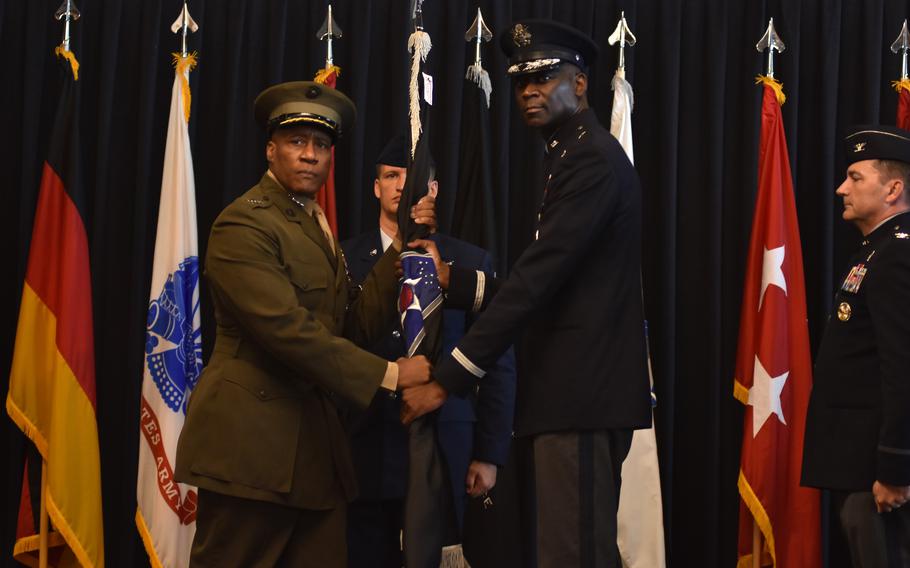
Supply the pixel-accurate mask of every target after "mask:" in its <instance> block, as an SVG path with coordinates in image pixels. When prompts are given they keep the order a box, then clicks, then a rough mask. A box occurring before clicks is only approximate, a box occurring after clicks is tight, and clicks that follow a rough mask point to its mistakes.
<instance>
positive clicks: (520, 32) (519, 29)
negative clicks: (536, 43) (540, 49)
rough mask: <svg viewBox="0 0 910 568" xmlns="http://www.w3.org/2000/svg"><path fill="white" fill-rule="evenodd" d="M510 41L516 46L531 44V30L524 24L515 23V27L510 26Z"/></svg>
mask: <svg viewBox="0 0 910 568" xmlns="http://www.w3.org/2000/svg"><path fill="white" fill-rule="evenodd" d="M512 41H513V42H515V45H516V46H517V47H526V46H528V45H531V30H529V29H528V28H527V27H526V26H525V25H524V24H515V27H514V28H512Z"/></svg>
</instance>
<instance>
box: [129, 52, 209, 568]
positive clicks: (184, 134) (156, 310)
mask: <svg viewBox="0 0 910 568" xmlns="http://www.w3.org/2000/svg"><path fill="white" fill-rule="evenodd" d="M174 63H175V65H176V72H175V76H174V87H173V90H172V93H171V110H170V118H169V119H168V129H167V143H166V145H165V150H164V172H163V175H162V179H161V202H160V206H159V210H158V233H157V236H156V238H155V260H154V265H153V268H152V285H151V291H150V298H149V310H148V321H147V324H146V335H145V353H144V360H145V372H144V374H143V378H142V401H141V410H140V417H139V432H140V433H139V476H138V482H137V488H136V498H137V503H138V508H137V511H136V526H137V528H138V529H139V533H140V534H141V535H142V540H143V542H144V543H145V549H146V551H147V552H148V555H149V559H150V561H151V565H152V566H153V567H154V568H158V567H163V568H172V567H173V568H176V567H181V568H182V567H185V566H188V565H189V557H190V546H191V544H192V542H193V535H194V534H195V532H196V503H197V493H196V488H195V487H192V486H188V485H184V484H180V483H177V482H176V481H174V466H175V463H174V462H175V458H176V452H177V439H178V438H179V436H180V430H181V429H182V428H183V422H184V419H185V418H186V404H187V400H188V398H189V396H190V393H191V392H192V390H193V387H195V386H196V382H197V380H198V379H199V374H200V372H201V371H202V334H201V331H200V317H199V252H198V251H199V247H198V243H197V234H196V188H195V182H194V181H193V158H192V155H191V154H190V137H189V132H188V130H187V122H188V121H189V108H190V106H189V95H190V92H189V73H190V71H191V70H192V68H193V67H194V66H195V63H196V60H195V56H194V55H193V54H189V55H180V54H174Z"/></svg>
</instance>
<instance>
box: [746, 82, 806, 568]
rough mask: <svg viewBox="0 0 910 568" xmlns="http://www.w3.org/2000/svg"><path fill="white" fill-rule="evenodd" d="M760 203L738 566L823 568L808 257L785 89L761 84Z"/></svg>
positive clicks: (749, 309)
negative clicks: (808, 477) (757, 559)
mask: <svg viewBox="0 0 910 568" xmlns="http://www.w3.org/2000/svg"><path fill="white" fill-rule="evenodd" d="M760 82H762V83H764V99H763V101H762V121H761V124H762V127H761V144H760V146H759V157H758V197H757V200H756V205H755V218H754V220H753V223H752V237H751V240H750V244H749V255H748V259H747V264H746V278H745V284H744V286H743V303H742V313H741V319H740V328H739V346H738V349H737V354H736V376H735V380H734V387H733V392H734V396H735V397H736V398H737V399H738V400H739V401H740V402H742V403H743V404H744V405H745V414H744V424H743V445H742V456H741V461H740V470H739V482H738V486H739V493H740V497H741V501H740V518H739V555H738V556H739V562H738V566H751V565H752V564H751V563H752V553H753V551H752V531H753V520H754V522H755V523H756V524H757V525H758V527H759V529H760V530H761V533H762V536H763V539H762V540H763V545H762V554H761V556H762V562H761V564H762V566H772V565H773V566H777V567H779V568H813V567H818V566H821V535H820V532H821V527H820V517H819V492H818V491H817V490H815V489H808V488H805V487H800V485H799V478H800V469H801V465H802V453H803V431H804V429H805V422H806V408H807V406H808V403H809V391H810V390H811V388H812V363H811V357H810V352H809V332H808V328H807V325H806V291H805V280H804V278H803V260H802V250H801V248H800V240H799V225H798V222H797V218H796V203H795V200H794V197H793V182H792V177H791V174H790V160H789V158H788V155H787V140H786V137H785V136H784V125H783V117H782V115H781V108H780V105H781V104H782V103H783V100H784V95H783V91H782V89H781V85H780V83H777V82H776V81H774V79H769V78H767V77H761V78H760Z"/></svg>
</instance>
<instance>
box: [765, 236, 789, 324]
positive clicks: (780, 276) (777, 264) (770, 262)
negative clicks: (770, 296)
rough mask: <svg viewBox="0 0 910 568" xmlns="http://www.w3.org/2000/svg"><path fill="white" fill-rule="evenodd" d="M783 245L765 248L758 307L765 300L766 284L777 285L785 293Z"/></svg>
mask: <svg viewBox="0 0 910 568" xmlns="http://www.w3.org/2000/svg"><path fill="white" fill-rule="evenodd" d="M783 265H784V245H781V246H779V247H777V248H773V249H771V250H768V249H767V248H765V255H764V257H763V258H762V267H761V292H760V293H759V296H758V309H759V310H760V309H761V305H762V302H763V301H764V300H765V292H766V291H767V290H768V286H777V287H778V288H780V289H781V290H783V291H784V294H786V293H787V280H786V278H785V277H784V271H783V268H782V267H783Z"/></svg>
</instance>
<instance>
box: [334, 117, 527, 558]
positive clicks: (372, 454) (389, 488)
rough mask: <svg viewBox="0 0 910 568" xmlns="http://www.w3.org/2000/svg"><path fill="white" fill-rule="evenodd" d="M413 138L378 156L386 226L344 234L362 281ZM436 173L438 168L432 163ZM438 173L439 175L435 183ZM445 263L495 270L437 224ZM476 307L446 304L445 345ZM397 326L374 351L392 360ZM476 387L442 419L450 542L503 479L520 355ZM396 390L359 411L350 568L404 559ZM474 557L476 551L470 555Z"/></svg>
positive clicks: (397, 195)
mask: <svg viewBox="0 0 910 568" xmlns="http://www.w3.org/2000/svg"><path fill="white" fill-rule="evenodd" d="M407 162H408V138H407V136H405V135H399V136H396V137H394V138H392V139H391V140H389V142H388V143H387V144H386V146H385V148H383V150H382V153H381V154H380V155H379V157H378V158H377V160H376V179H375V180H374V182H373V193H374V194H375V196H376V198H377V199H378V200H379V227H378V228H375V229H373V230H371V231H368V232H366V233H363V234H361V235H359V236H357V237H354V238H352V239H350V240H348V241H345V242H343V243H342V247H343V248H344V252H345V256H346V257H347V259H348V264H349V266H350V270H351V276H352V278H353V279H354V281H355V282H360V281H361V280H362V279H363V278H364V277H365V276H366V275H367V274H368V273H369V271H370V270H371V269H372V268H373V266H374V265H375V264H376V262H377V261H378V260H379V259H380V258H381V257H382V253H383V251H384V250H386V249H387V248H388V247H389V246H390V245H391V243H392V237H393V236H394V235H395V234H396V233H397V232H398V202H399V200H400V199H401V193H402V190H403V189H404V184H405V179H406V178H407V165H408V163H407ZM430 177H431V178H433V177H434V175H433V174H432V172H431V176H430ZM438 185H439V184H438V182H437V181H436V180H435V179H432V181H431V182H430V193H431V194H432V195H436V192H437V191H438ZM430 238H431V239H432V240H433V242H435V243H437V244H438V246H439V250H440V251H441V254H442V255H443V260H444V261H445V262H446V263H451V264H455V265H458V266H463V267H465V268H469V269H471V270H482V271H484V272H485V273H487V274H490V275H492V274H493V262H492V259H491V258H490V254H489V253H488V252H487V251H485V250H483V249H481V248H479V247H476V246H474V245H472V244H470V243H466V242H464V241H460V240H458V239H456V238H453V237H450V236H447V235H444V234H441V233H435V234H434V235H433V236H432V237H430ZM473 319H474V318H473V316H472V314H471V313H469V312H468V313H466V312H465V311H464V310H453V309H446V310H445V313H444V315H443V318H442V325H443V329H442V343H443V349H446V347H448V349H450V350H451V349H452V347H454V346H455V343H456V342H457V341H458V340H459V339H461V337H462V335H464V333H465V330H466V329H468V326H469V325H470V324H471V322H472V321H473ZM399 329H400V326H399V325H398V324H397V323H396V324H395V325H394V326H391V327H390V328H389V329H388V330H387V331H386V334H385V336H384V337H381V338H380V339H379V341H377V342H376V343H375V344H373V345H371V346H370V351H372V352H373V353H376V354H377V355H380V356H381V357H383V358H385V359H388V360H390V361H394V360H395V359H397V358H399V357H401V356H402V355H403V354H404V353H405V351H406V349H405V345H404V341H403V340H402V338H401V333H400V332H399V331H398V330H399ZM481 386H482V388H481V389H480V391H479V393H477V394H476V395H475V393H473V392H472V393H471V395H470V396H469V397H467V398H462V397H452V398H450V399H448V400H447V401H446V403H445V404H444V405H443V407H442V409H441V410H440V413H439V417H438V419H437V422H436V426H437V428H436V432H437V440H438V444H439V448H440V450H441V453H442V456H443V458H444V461H445V465H446V466H447V467H446V471H447V473H448V480H449V489H450V492H451V495H452V505H453V510H452V511H439V514H440V515H444V514H448V515H450V517H451V527H452V533H453V534H452V543H457V542H461V538H460V537H461V527H462V524H463V519H464V512H465V501H466V498H467V496H468V495H471V496H473V497H481V496H483V495H484V494H485V493H487V492H488V491H490V490H491V489H492V488H493V486H494V485H495V484H496V474H497V469H498V467H501V466H502V465H504V464H505V463H506V460H507V458H508V455H509V444H510V442H511V437H512V417H513V416H512V415H513V410H514V405H515V360H514V355H513V354H512V351H511V350H509V351H507V352H506V354H505V355H503V356H502V357H500V359H499V361H498V363H497V365H496V366H495V368H494V369H492V370H491V371H490V374H489V375H488V378H487V380H486V381H485V382H484V383H483V384H482V385H481ZM400 407H401V404H400V399H399V398H398V397H392V396H385V397H376V398H375V399H374V400H373V402H372V404H371V405H370V408H369V409H368V410H367V412H366V413H365V414H364V415H362V416H360V417H358V418H357V419H356V420H355V421H354V426H353V428H352V431H351V450H352V454H353V458H354V468H355V470H356V471H357V480H358V482H359V484H360V495H359V497H358V499H357V500H356V501H355V502H354V503H352V504H351V507H350V508H349V511H348V553H349V554H348V560H349V563H350V566H351V568H400V567H401V564H402V557H401V540H400V534H401V530H402V528H403V518H402V517H403V512H404V496H405V490H406V483H407V471H408V433H407V430H406V429H405V428H404V427H403V426H402V424H401V421H400V419H399V414H400ZM469 560H470V559H469Z"/></svg>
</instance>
